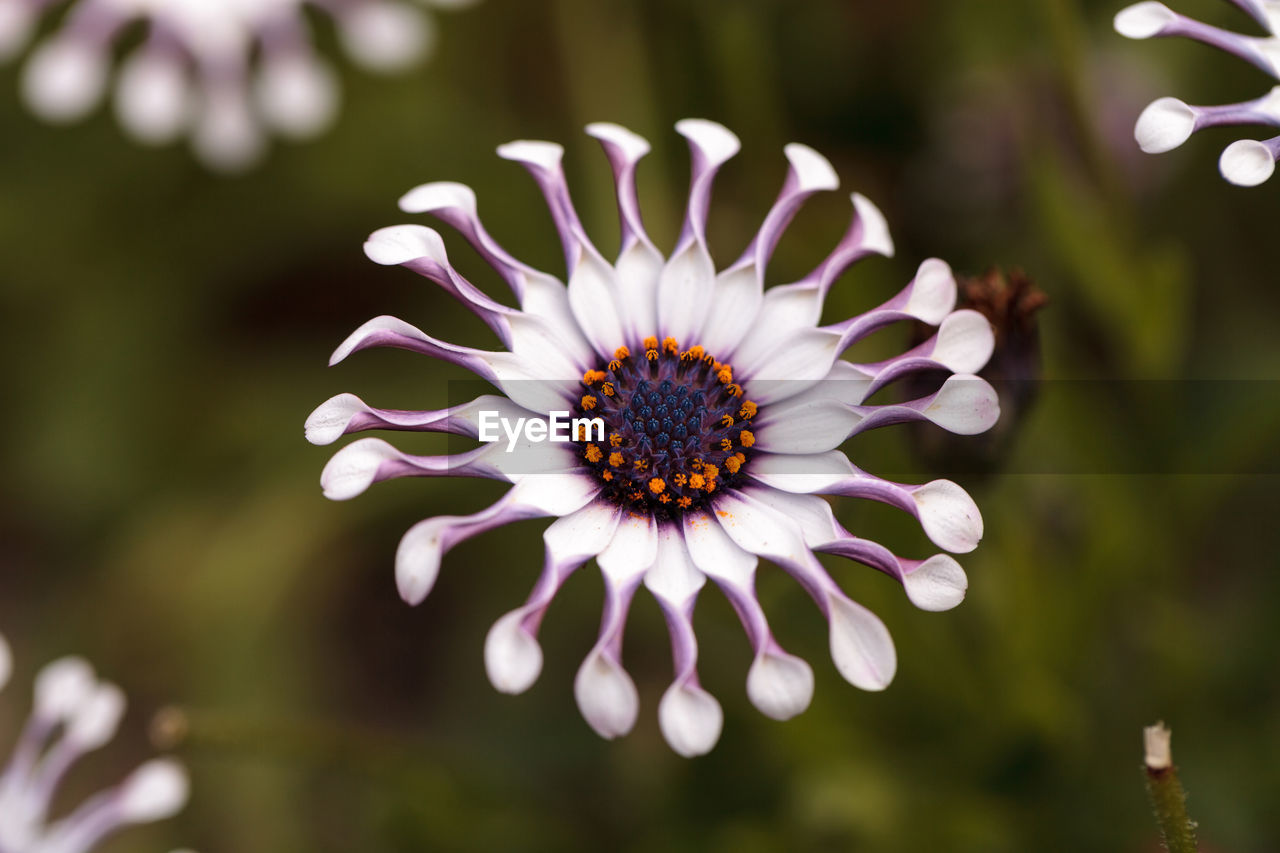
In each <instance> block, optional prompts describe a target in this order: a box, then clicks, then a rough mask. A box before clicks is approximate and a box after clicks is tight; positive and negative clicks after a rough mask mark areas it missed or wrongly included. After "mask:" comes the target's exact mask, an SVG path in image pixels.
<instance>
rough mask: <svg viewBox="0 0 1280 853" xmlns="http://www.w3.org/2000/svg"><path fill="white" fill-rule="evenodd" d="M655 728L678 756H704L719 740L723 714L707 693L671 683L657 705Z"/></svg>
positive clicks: (696, 688) (693, 686)
mask: <svg viewBox="0 0 1280 853" xmlns="http://www.w3.org/2000/svg"><path fill="white" fill-rule="evenodd" d="M658 726H659V727H660V728H661V729H662V736H663V737H665V738H666V739H667V743H669V744H671V748H672V749H674V750H675V751H676V752H677V753H679V754H680V755H683V756H684V757H685V758H692V757H694V756H696V755H706V754H707V753H708V752H710V751H711V749H712V747H714V746H715V745H716V741H718V740H720V731H721V729H722V728H723V727H724V711H723V710H721V708H720V703H719V702H717V701H716V700H715V697H714V696H712V695H711V694H710V693H708V692H707V691H705V690H703V689H702V688H701V687H698V686H696V685H693V684H673V685H671V687H669V688H668V689H667V692H666V693H664V694H663V695H662V701H661V702H660V703H659V704H658Z"/></svg>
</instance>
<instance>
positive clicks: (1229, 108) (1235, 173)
mask: <svg viewBox="0 0 1280 853" xmlns="http://www.w3.org/2000/svg"><path fill="white" fill-rule="evenodd" d="M1231 2H1232V3H1233V4H1235V5H1236V6H1239V7H1240V8H1241V9H1242V10H1244V11H1245V12H1246V13H1248V14H1249V16H1250V17H1252V18H1253V19H1254V20H1255V21H1257V23H1258V24H1259V25H1261V26H1262V27H1263V28H1264V29H1265V30H1266V31H1267V32H1268V33H1269V35H1267V36H1248V35H1242V34H1241V33H1236V32H1231V31H1229V30H1224V29H1220V28H1218V27H1214V26H1210V25H1209V24H1203V23H1201V22H1199V21H1196V20H1194V19H1192V18H1188V17H1186V16H1184V15H1179V14H1178V13H1177V12H1174V11H1173V10H1171V9H1170V8H1169V7H1167V6H1165V5H1164V4H1163V3H1156V2H1144V3H1138V4H1136V5H1133V6H1130V7H1128V8H1127V9H1124V10H1123V11H1121V12H1120V13H1119V14H1118V15H1116V19H1115V27H1116V31H1117V32H1119V33H1120V34H1121V35H1123V36H1128V37H1129V38H1133V39H1145V38H1164V37H1169V36H1183V37H1185V38H1190V39H1194V40H1196V41H1199V42H1203V43H1205V44H1207V45H1210V46H1212V47H1216V48H1218V49H1219V50H1222V51H1226V52H1227V53H1230V54H1232V55H1233V56H1237V57H1239V58H1240V59H1243V60H1245V61H1246V62H1249V63H1252V64H1253V65H1255V66H1257V67H1258V68H1260V69H1262V71H1264V72H1265V73H1267V74H1269V75H1271V76H1272V77H1274V78H1276V79H1280V2H1278V1H1277V0H1231ZM1220 125H1259V126H1263V127H1276V126H1277V125H1280V86H1277V87H1275V88H1273V89H1272V90H1271V91H1270V92H1268V93H1267V94H1265V95H1263V96H1262V97H1261V98H1257V99H1256V100H1252V101H1244V102H1242V103H1238V104H1225V105H1222V106H1207V107H1193V106H1191V105H1189V104H1187V103H1185V102H1183V101H1181V100H1179V99H1177V98H1160V99H1158V100H1156V101H1153V102H1152V103H1151V104H1150V105H1149V106H1148V107H1147V108H1146V109H1145V110H1143V112H1142V115H1141V116H1139V117H1138V124H1137V126H1136V127H1135V128H1134V137H1135V138H1136V139H1137V141H1138V145H1139V146H1140V147H1141V148H1142V150H1143V151H1146V152H1147V153H1149V154H1160V153H1163V152H1165V151H1172V150H1173V149H1174V148H1177V147H1178V146H1180V145H1181V144H1182V143H1184V142H1186V141H1187V139H1189V138H1190V137H1191V134H1193V133H1195V132H1196V131H1198V130H1203V129H1204V128H1206V127H1217V126H1220ZM1277 156H1280V136H1276V137H1272V138H1271V139H1267V140H1262V141H1259V140H1255V139H1241V140H1239V141H1237V142H1233V143H1231V144H1230V145H1228V146H1227V147H1226V149H1225V150H1224V151H1223V152H1222V157H1221V158H1220V159H1219V161H1218V166H1219V168H1220V169H1221V171H1222V176H1223V177H1224V178H1226V179H1227V180H1228V181H1230V182H1231V183H1233V184H1239V185H1240V186H1246V187H1252V186H1257V185H1258V184H1261V183H1263V182H1264V181H1266V180H1267V178H1270V177H1271V173H1272V172H1274V171H1275V168H1276V157H1277Z"/></svg>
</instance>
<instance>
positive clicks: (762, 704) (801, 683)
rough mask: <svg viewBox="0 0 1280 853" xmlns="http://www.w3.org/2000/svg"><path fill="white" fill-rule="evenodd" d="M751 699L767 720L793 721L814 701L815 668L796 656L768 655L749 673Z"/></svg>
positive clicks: (758, 658) (752, 665)
mask: <svg viewBox="0 0 1280 853" xmlns="http://www.w3.org/2000/svg"><path fill="white" fill-rule="evenodd" d="M747 696H748V697H749V698H750V699H751V704H753V705H755V706H756V707H757V708H758V709H760V713H762V714H764V715H765V716H766V717H772V718H773V719H775V720H789V719H791V718H792V717H795V716H797V715H798V714H801V713H803V712H804V711H805V710H806V709H807V708H808V707H809V703H810V702H811V701H812V700H813V668H812V667H810V666H809V664H808V663H806V662H805V661H803V660H801V659H800V658H798V657H795V656H794V655H788V654H782V653H778V652H764V653H763V654H761V655H759V656H758V657H757V658H756V659H755V661H754V662H753V663H752V664H751V671H750V672H749V673H748V674H747Z"/></svg>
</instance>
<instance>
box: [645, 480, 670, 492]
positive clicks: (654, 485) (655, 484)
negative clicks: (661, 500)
mask: <svg viewBox="0 0 1280 853" xmlns="http://www.w3.org/2000/svg"><path fill="white" fill-rule="evenodd" d="M666 488H667V484H666V483H665V482H664V481H663V479H662V478H661V477H654V478H653V479H652V480H650V481H649V491H651V492H653V493H654V494H655V495H660V494H662V493H663V492H664V491H665V490H666Z"/></svg>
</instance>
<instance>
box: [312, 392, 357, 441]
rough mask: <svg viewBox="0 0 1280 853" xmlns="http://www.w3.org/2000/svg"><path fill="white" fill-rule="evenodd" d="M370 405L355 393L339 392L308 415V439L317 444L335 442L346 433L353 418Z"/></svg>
mask: <svg viewBox="0 0 1280 853" xmlns="http://www.w3.org/2000/svg"><path fill="white" fill-rule="evenodd" d="M366 411H368V406H366V405H365V403H364V400H361V399H360V398H359V397H357V396H356V395H355V394H338V395H337V396H334V397H330V398H329V399H328V400H325V401H324V402H323V403H321V404H320V405H319V406H317V407H316V410H315V411H314V412H312V413H311V414H310V415H308V416H307V422H306V424H305V425H304V427H303V430H304V432H305V434H306V437H307V441H309V442H311V443H312V444H316V445H326V444H333V443H334V442H335V441H337V440H338V439H339V438H341V437H342V436H343V435H345V434H346V431H347V425H348V424H350V423H351V419H352V418H353V417H355V416H356V415H358V414H360V413H361V412H366Z"/></svg>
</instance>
